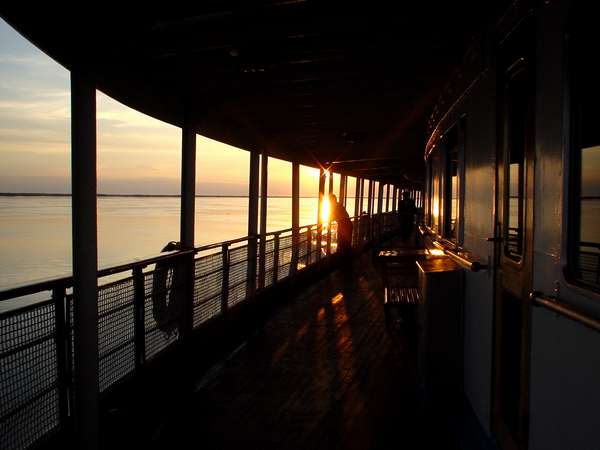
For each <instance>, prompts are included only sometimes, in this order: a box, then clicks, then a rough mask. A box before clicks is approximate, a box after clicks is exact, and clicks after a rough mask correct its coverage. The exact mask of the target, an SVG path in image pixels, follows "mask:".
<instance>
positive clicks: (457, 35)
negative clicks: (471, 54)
mask: <svg viewBox="0 0 600 450" xmlns="http://www.w3.org/2000/svg"><path fill="white" fill-rule="evenodd" d="M196 3H197V6H194V8H189V9H185V10H181V9H176V8H172V7H170V6H169V5H168V4H165V5H164V7H162V8H160V9H156V10H153V9H148V8H145V9H144V10H138V11H135V12H133V11H123V12H122V11H118V10H110V11H109V10H105V9H101V8H103V7H104V4H103V3H98V4H97V8H96V9H94V7H93V4H90V3H85V5H84V4H82V6H73V7H72V8H70V10H69V14H65V13H64V11H59V10H53V9H48V10H46V11H42V10H40V9H39V7H37V6H36V7H35V8H33V7H32V6H31V5H29V4H28V3H27V2H21V5H22V6H16V7H15V6H11V7H7V6H6V5H3V6H0V14H1V15H2V16H3V17H4V18H5V19H6V20H7V21H8V22H9V23H10V24H11V25H12V26H14V27H15V28H16V29H17V30H18V31H19V32H21V33H22V34H23V35H24V36H25V37H27V38H28V39H30V40H31V41H32V42H33V43H34V44H35V45H36V46H38V47H39V48H40V49H42V50H43V51H45V52H46V53H47V54H48V55H50V56H51V57H52V58H54V59H55V60H57V61H58V62H59V63H61V64H62V65H64V66H65V67H66V68H67V69H69V70H72V69H75V68H79V69H81V70H89V71H90V73H91V74H92V76H93V77H94V78H95V79H96V81H97V84H98V88H99V89H101V90H102V91H104V92H105V93H107V94H108V95H110V96H112V97H114V98H115V99H117V100H119V101H120V102H122V103H124V104H126V105H128V106H130V107H132V108H135V109H137V110H139V111H142V112H144V113H146V114H149V115H151V116H154V117H156V118H158V119H161V120H163V121H166V122H169V123H171V124H174V125H177V126H182V124H183V123H184V120H188V121H189V123H190V124H191V125H192V126H193V127H195V128H196V130H197V132H198V133H200V134H202V135H204V136H207V137H210V138H213V139H216V140H219V141H222V142H226V143H228V144H232V145H235V146H239V147H241V148H244V149H248V150H251V149H258V150H261V151H262V150H266V151H268V152H270V154H272V155H273V156H276V157H279V158H284V159H288V160H296V161H299V162H301V163H303V164H308V165H312V166H316V165H317V164H318V163H321V164H323V163H326V162H333V161H337V162H338V163H337V164H336V169H337V170H340V171H343V172H346V173H349V174H353V175H357V176H362V177H366V178H376V179H381V180H386V181H400V180H401V179H403V178H404V177H408V178H409V179H415V180H418V179H421V178H422V172H423V167H422V164H423V162H422V157H421V155H422V152H423V147H424V142H425V123H426V118H427V115H428V113H429V112H430V110H431V107H432V105H433V103H434V101H435V99H436V96H437V94H438V93H439V91H440V89H441V87H442V85H443V82H444V80H445V79H446V78H447V77H448V75H449V73H450V72H451V71H452V69H453V68H454V67H456V65H457V64H458V63H459V61H460V59H461V56H462V54H463V53H464V51H465V49H466V47H467V45H468V43H469V40H470V39H472V38H473V36H475V35H476V34H477V33H479V32H480V31H482V30H483V29H484V28H485V26H486V24H487V23H488V22H489V21H490V20H492V19H493V17H495V16H496V14H497V12H498V11H499V10H500V9H501V8H502V6H503V5H502V4H503V3H506V1H504V2H500V3H501V4H500V5H499V6H497V7H496V9H495V10H494V9H493V8H492V7H491V5H490V4H489V3H487V2H479V1H472V2H440V4H439V5H438V4H435V3H431V2H414V3H413V2H410V3H408V2H389V4H388V3H386V4H385V5H384V4H382V5H377V4H376V3H375V2H362V3H361V4H360V5H358V6H348V5H343V4H340V5H337V6H333V5H325V4H324V3H325V2H319V3H317V2H310V1H303V0H291V1H271V2H266V1H249V0H247V1H244V2H239V3H240V4H242V5H243V6H241V7H239V6H237V5H236V6H233V4H231V2H225V1H220V2H216V3H215V4H213V5H211V4H209V3H206V2H196ZM390 5H395V7H392V6H390ZM77 8H80V10H79V11H78V10H77ZM365 159H369V161H363V160H365ZM348 160H360V161H354V162H341V161H348Z"/></svg>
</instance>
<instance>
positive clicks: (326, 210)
mask: <svg viewBox="0 0 600 450" xmlns="http://www.w3.org/2000/svg"><path fill="white" fill-rule="evenodd" d="M320 217H321V223H323V224H327V223H329V220H331V207H330V204H329V197H328V196H326V195H325V196H323V203H322V204H321V216H320Z"/></svg>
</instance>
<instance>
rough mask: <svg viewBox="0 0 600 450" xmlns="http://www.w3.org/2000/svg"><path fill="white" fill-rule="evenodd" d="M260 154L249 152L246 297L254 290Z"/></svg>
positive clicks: (254, 151)
mask: <svg viewBox="0 0 600 450" xmlns="http://www.w3.org/2000/svg"><path fill="white" fill-rule="evenodd" d="M259 157H260V154H259V153H258V152H257V151H256V150H252V151H251V152H250V177H249V183H248V271H247V281H246V297H252V296H253V295H254V292H255V290H256V254H257V251H256V250H257V246H256V239H257V237H258V178H259V166H260V160H259Z"/></svg>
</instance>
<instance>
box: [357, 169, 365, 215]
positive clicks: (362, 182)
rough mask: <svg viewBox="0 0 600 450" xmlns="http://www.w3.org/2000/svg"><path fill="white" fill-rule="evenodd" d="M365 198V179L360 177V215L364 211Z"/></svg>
mask: <svg viewBox="0 0 600 450" xmlns="http://www.w3.org/2000/svg"><path fill="white" fill-rule="evenodd" d="M364 200H365V179H364V178H361V179H360V200H359V203H358V205H359V211H358V215H359V216H360V215H361V214H362V212H363V206H364V205H363V203H364Z"/></svg>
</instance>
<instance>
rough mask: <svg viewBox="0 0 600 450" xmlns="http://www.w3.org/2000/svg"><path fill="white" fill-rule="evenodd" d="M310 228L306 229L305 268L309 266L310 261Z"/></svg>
mask: <svg viewBox="0 0 600 450" xmlns="http://www.w3.org/2000/svg"><path fill="white" fill-rule="evenodd" d="M311 251H312V226H309V227H307V228H306V267H308V266H310V264H311V261H312V255H311Z"/></svg>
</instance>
